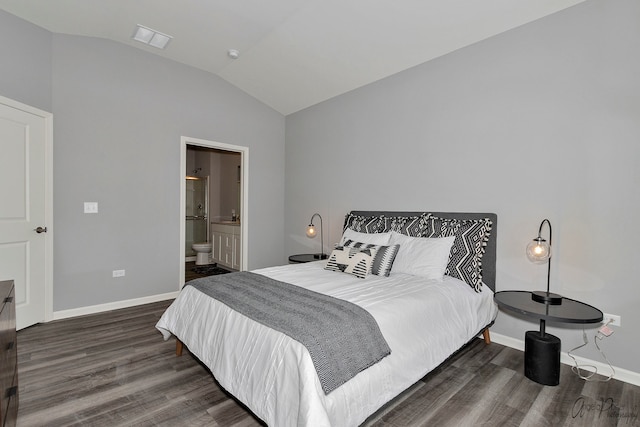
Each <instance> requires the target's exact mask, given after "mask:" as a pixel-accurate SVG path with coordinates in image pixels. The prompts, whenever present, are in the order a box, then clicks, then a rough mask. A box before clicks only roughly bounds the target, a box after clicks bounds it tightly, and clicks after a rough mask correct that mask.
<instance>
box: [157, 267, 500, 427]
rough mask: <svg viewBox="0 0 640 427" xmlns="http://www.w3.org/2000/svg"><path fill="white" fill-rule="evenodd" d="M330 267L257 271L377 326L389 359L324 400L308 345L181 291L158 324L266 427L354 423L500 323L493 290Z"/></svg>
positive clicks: (188, 289) (195, 292) (200, 295)
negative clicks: (338, 303) (334, 301)
mask: <svg viewBox="0 0 640 427" xmlns="http://www.w3.org/2000/svg"><path fill="white" fill-rule="evenodd" d="M324 265H325V262H324V261H319V262H312V263H307V264H294V265H285V266H281V267H271V268H265V269H261V270H255V272H256V273H259V274H263V275H265V276H269V277H272V278H274V279H277V280H281V281H283V282H288V283H292V284H295V285H298V286H303V287H305V288H309V289H313V290H315V291H317V292H322V293H325V294H328V295H332V296H334V297H337V298H342V299H345V300H348V301H351V302H353V303H355V304H358V305H360V306H361V307H363V308H365V309H366V310H368V311H369V312H370V313H371V314H372V315H373V316H374V317H375V319H376V320H377V322H378V325H379V326H380V330H381V331H382V334H383V335H384V337H385V339H386V340H387V343H388V344H389V347H390V348H391V355H389V356H387V357H386V358H384V359H383V360H382V361H380V362H379V363H377V364H375V365H374V366H372V367H370V368H368V369H366V370H365V371H362V372H360V373H359V374H358V375H356V376H355V377H354V378H353V379H351V380H350V381H348V382H347V383H345V384H343V385H342V386H340V387H339V388H337V389H336V390H334V391H333V392H331V393H329V394H328V395H325V394H324V392H323V391H322V388H321V386H320V382H319V380H318V376H317V374H316V371H315V369H314V366H313V363H312V361H311V357H310V356H309V353H308V352H307V350H306V348H305V347H304V346H303V345H302V344H300V343H298V342H297V341H294V340H293V339H291V338H289V337H288V336H286V335H284V334H282V333H280V332H277V331H275V330H273V329H269V328H267V327H265V326H263V325H262V324H260V323H257V322H254V321H253V320H250V319H248V318H247V317H245V316H243V315H241V314H239V313H237V312H235V311H233V310H231V309H229V308H228V307H227V306H225V305H224V304H221V303H219V302H217V301H216V300H214V299H212V298H210V297H208V296H207V295H205V294H203V293H201V292H200V291H198V290H196V289H194V288H193V287H191V286H187V287H185V288H184V289H183V290H182V292H181V293H180V295H179V296H178V298H177V299H176V300H175V302H174V303H173V304H171V306H170V307H169V308H168V309H167V311H166V312H165V313H164V314H163V315H162V318H161V319H160V321H159V322H158V323H157V325H156V327H157V328H158V329H159V330H160V331H161V332H162V334H163V335H164V337H165V339H168V338H169V337H170V336H171V334H174V335H175V336H176V337H178V338H179V339H180V340H181V341H182V342H183V343H184V344H185V345H186V346H187V347H188V348H189V350H190V351H191V352H192V353H193V354H194V355H195V356H197V357H198V358H199V359H200V360H201V361H202V362H203V363H204V364H205V365H207V366H208V367H209V369H211V372H213V374H214V376H215V377H216V379H217V380H218V381H219V382H220V384H221V385H222V386H223V387H224V388H225V389H226V390H227V391H229V392H230V393H232V394H233V395H234V396H236V397H237V398H238V399H239V400H240V401H242V402H243V403H245V404H246V405H247V406H248V407H249V408H251V410H252V411H253V412H254V413H255V414H256V415H257V416H258V417H260V418H261V419H262V420H264V421H265V422H266V423H267V424H268V425H270V426H277V427H282V426H314V427H317V426H357V425H359V424H360V423H362V422H363V421H364V420H365V419H366V418H367V417H368V416H369V415H371V414H372V413H374V412H375V411H376V410H377V409H378V408H380V407H381V406H382V405H384V404H385V403H386V402H388V401H389V400H391V399H393V398H394V397H395V396H397V395H398V394H399V393H400V392H402V391H403V390H405V389H407V388H408V387H409V386H411V385H412V384H414V383H415V382H416V381H417V380H419V379H420V378H422V377H423V376H424V375H425V374H427V373H428V372H429V371H431V370H432V369H433V368H435V367H436V366H438V365H439V364H440V363H442V362H443V361H444V360H445V359H446V358H447V357H448V356H450V355H451V354H452V353H453V352H455V351H456V350H457V349H458V348H460V347H461V346H462V345H463V344H465V343H466V342H467V341H469V340H470V339H471V338H473V336H474V335H475V334H476V333H477V332H478V331H480V329H481V328H483V327H484V326H486V325H487V324H489V323H490V322H491V321H492V320H493V319H495V316H496V313H497V308H496V306H495V304H494V302H493V293H492V292H491V290H490V289H488V288H487V287H483V292H481V293H476V292H474V291H473V289H471V287H469V286H468V285H466V284H465V283H463V282H461V281H459V280H457V279H453V278H451V277H449V276H445V278H444V280H443V281H435V280H425V279H423V278H420V277H416V276H411V275H407V274H401V273H392V274H391V276H390V277H388V278H383V277H378V276H368V277H367V278H366V279H357V278H355V277H353V276H351V275H348V274H344V273H337V272H333V271H327V270H324V269H323V267H324Z"/></svg>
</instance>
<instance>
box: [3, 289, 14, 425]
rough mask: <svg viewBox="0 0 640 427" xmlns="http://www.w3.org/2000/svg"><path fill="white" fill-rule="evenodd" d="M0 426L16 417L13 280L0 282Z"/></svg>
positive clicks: (8, 423)
mask: <svg viewBox="0 0 640 427" xmlns="http://www.w3.org/2000/svg"><path fill="white" fill-rule="evenodd" d="M0 304H1V305H0V393H2V396H1V400H0V426H2V427H9V426H15V425H16V420H17V418H18V346H17V339H16V338H17V337H16V301H15V290H14V286H13V280H8V281H3V282H0Z"/></svg>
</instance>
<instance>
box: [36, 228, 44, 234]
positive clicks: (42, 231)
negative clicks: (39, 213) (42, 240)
mask: <svg viewBox="0 0 640 427" xmlns="http://www.w3.org/2000/svg"><path fill="white" fill-rule="evenodd" d="M35 232H36V233H38V234H40V233H46V232H47V227H44V228H42V227H38V228H36V230H35Z"/></svg>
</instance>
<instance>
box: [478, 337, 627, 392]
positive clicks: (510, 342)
mask: <svg viewBox="0 0 640 427" xmlns="http://www.w3.org/2000/svg"><path fill="white" fill-rule="evenodd" d="M480 338H482V337H480ZM491 341H492V342H495V343H497V344H502V345H504V346H506V347H511V348H514V349H516V350H520V351H524V341H523V340H519V339H515V338H512V337H508V336H506V335H500V334H497V333H495V332H493V331H491ZM574 357H575V358H576V360H577V361H578V363H579V364H580V367H581V368H584V369H585V370H587V371H592V372H593V367H595V368H596V369H597V370H598V372H600V373H603V374H604V375H605V376H608V375H609V372H611V368H609V365H607V364H606V363H602V362H597V361H595V360H591V359H587V358H586V357H580V356H574ZM560 363H563V364H565V365H569V366H575V362H574V361H573V359H572V358H571V357H569V355H568V354H567V353H566V352H564V351H563V352H561V353H560ZM583 365H590V367H587V366H583ZM613 369H614V370H615V375H614V376H613V378H615V379H616V380H620V381H624V382H626V383H629V384H633V385H637V386H640V373H638V372H633V371H629V370H628V369H622V368H618V367H615V366H614V367H613Z"/></svg>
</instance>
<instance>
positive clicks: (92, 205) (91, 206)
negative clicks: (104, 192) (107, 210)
mask: <svg viewBox="0 0 640 427" xmlns="http://www.w3.org/2000/svg"><path fill="white" fill-rule="evenodd" d="M84 213H98V202H84Z"/></svg>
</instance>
